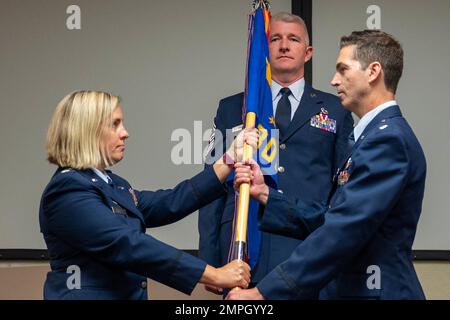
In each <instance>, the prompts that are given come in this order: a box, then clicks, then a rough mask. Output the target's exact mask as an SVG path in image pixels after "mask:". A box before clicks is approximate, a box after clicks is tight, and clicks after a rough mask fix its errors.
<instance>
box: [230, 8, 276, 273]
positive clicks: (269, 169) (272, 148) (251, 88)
mask: <svg viewBox="0 0 450 320" xmlns="http://www.w3.org/2000/svg"><path fill="white" fill-rule="evenodd" d="M269 22H270V5H269V2H268V1H267V0H255V1H253V11H252V13H251V14H250V15H249V23H248V45H247V70H246V81H245V100H244V107H243V114H245V115H246V114H247V113H250V112H254V113H255V114H256V123H255V126H256V127H257V128H258V129H259V130H260V138H259V142H258V150H257V153H256V154H255V157H256V161H257V162H258V164H259V165H260V167H261V170H262V171H263V173H264V175H265V177H266V179H265V180H266V183H267V184H269V185H271V186H272V187H276V184H277V175H276V173H277V171H276V168H277V163H278V131H277V130H274V129H275V119H274V115H273V107H272V91H271V82H272V78H271V72H270V63H269V61H270V60H269V46H268V41H269ZM237 198H238V196H237V195H236V206H235V207H236V208H237ZM258 207H259V206H258V202H256V201H255V200H252V199H250V203H249V209H248V220H247V241H246V243H247V258H248V261H249V264H250V267H252V268H253V267H254V266H255V265H256V264H257V262H258V258H259V251H260V246H261V233H260V231H259V230H258ZM236 212H237V209H236V210H235V219H234V223H233V235H232V242H231V248H230V254H229V260H232V259H235V258H236V252H235V251H236V248H235V246H236V243H235V241H234V240H235V232H236Z"/></svg>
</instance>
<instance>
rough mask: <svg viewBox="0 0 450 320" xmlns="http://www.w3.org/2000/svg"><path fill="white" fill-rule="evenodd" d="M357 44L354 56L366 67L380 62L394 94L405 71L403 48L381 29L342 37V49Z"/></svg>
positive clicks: (354, 32) (357, 32)
mask: <svg viewBox="0 0 450 320" xmlns="http://www.w3.org/2000/svg"><path fill="white" fill-rule="evenodd" d="M351 45H356V48H355V51H354V58H355V59H356V60H358V61H359V62H360V63H361V67H362V68H363V69H366V68H367V67H368V66H369V64H371V63H372V62H375V61H377V62H379V63H380V64H381V66H382V68H383V71H384V84H385V85H386V88H387V89H388V90H389V91H392V92H393V93H394V94H395V92H396V91H397V85H398V82H399V80H400V77H401V76H402V72H403V49H402V46H401V45H400V43H399V42H398V41H397V40H396V39H395V38H394V37H393V36H391V35H390V34H388V33H386V32H383V31H380V30H364V31H353V32H352V33H351V34H350V35H349V36H343V37H342V38H341V43H340V47H341V49H342V48H344V47H347V46H351Z"/></svg>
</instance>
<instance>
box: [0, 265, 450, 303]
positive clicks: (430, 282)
mask: <svg viewBox="0 0 450 320" xmlns="http://www.w3.org/2000/svg"><path fill="white" fill-rule="evenodd" d="M415 267H416V270H417V273H418V275H419V278H420V281H421V283H422V286H423V289H424V291H425V295H426V297H427V299H433V300H434V299H436V300H450V262H434V261H433V262H416V263H415ZM48 270H49V265H48V263H46V262H37V263H29V262H20V261H18V262H2V263H0V300H11V299H15V300H22V299H42V284H43V283H44V279H45V275H46V273H47V271H48ZM149 289H150V290H149V291H150V292H149V298H150V299H154V300H165V299H172V300H178V299H193V300H212V299H220V296H216V295H214V294H212V293H209V292H207V291H205V290H204V289H203V286H202V285H199V286H197V287H196V288H195V290H194V292H193V293H192V295H191V296H187V295H185V294H183V293H180V292H178V291H176V290H174V289H171V288H169V287H166V286H164V285H162V284H160V283H157V282H154V281H150V282H149Z"/></svg>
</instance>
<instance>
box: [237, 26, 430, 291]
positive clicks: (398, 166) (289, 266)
mask: <svg viewBox="0 0 450 320" xmlns="http://www.w3.org/2000/svg"><path fill="white" fill-rule="evenodd" d="M340 47H341V50H340V54H339V57H338V59H337V64H336V74H335V76H334V78H333V79H332V82H331V83H332V85H333V86H335V87H336V89H337V92H338V95H339V97H340V99H341V101H342V105H343V106H344V107H345V108H346V109H348V110H350V111H352V112H354V113H356V115H358V116H359V117H360V118H361V121H360V122H359V123H358V125H357V126H356V127H355V129H354V131H353V134H352V135H350V137H349V140H350V141H349V145H350V147H349V151H348V154H347V156H346V157H345V159H344V161H343V162H342V164H341V165H340V167H339V170H338V172H337V173H336V176H335V179H334V185H333V190H332V193H331V197H330V201H329V203H328V205H327V206H325V207H321V206H320V204H317V205H316V206H310V205H307V204H305V203H301V202H299V201H297V202H292V201H291V200H290V199H288V198H286V197H284V196H282V195H280V194H279V193H278V192H276V191H275V190H271V189H270V188H268V187H267V186H266V185H265V184H264V181H263V180H262V179H261V177H260V176H259V169H258V167H257V165H252V168H253V172H250V169H249V168H248V167H240V168H238V169H236V177H235V185H236V186H238V185H239V184H240V183H242V182H248V181H250V179H251V178H252V177H253V178H252V183H253V186H252V190H251V191H250V192H251V195H252V196H253V197H255V198H256V199H258V201H259V202H260V203H262V204H263V205H265V209H264V212H263V214H262V217H261V220H260V223H261V228H262V229H264V230H271V231H272V232H279V233H281V234H285V235H291V236H300V237H303V236H305V235H308V234H309V235H308V237H307V238H306V240H305V241H304V242H303V243H302V244H300V245H299V246H298V247H297V248H296V249H295V251H294V252H293V253H292V255H291V256H290V257H289V259H287V260H286V261H284V262H283V263H281V264H279V265H278V266H277V267H276V268H275V269H274V270H273V271H272V272H271V273H269V274H268V275H267V276H266V277H265V278H264V279H262V280H261V281H260V282H259V283H258V285H257V287H256V288H253V289H249V290H243V291H242V292H238V291H233V292H231V293H230V295H229V298H230V299H263V298H265V299H307V298H311V297H315V296H316V295H317V293H319V291H320V298H322V299H345V298H353V299H424V298H425V297H424V293H423V291H422V288H421V285H420V282H419V280H418V278H417V275H416V272H415V270H414V266H413V263H412V244H413V241H414V236H415V233H416V228H417V223H418V221H419V216H420V213H421V210H422V200H423V195H424V186H425V175H426V163H425V156H424V153H423V151H422V148H421V146H420V144H419V141H418V140H417V138H416V136H415V135H414V132H413V131H412V129H411V127H410V126H409V125H408V123H407V122H406V120H405V119H404V118H403V116H402V114H401V112H400V109H399V107H398V105H397V102H396V101H395V93H396V89H397V85H398V82H399V79H400V77H401V75H402V70H403V50H402V48H401V46H400V44H399V43H398V42H397V41H396V40H395V39H394V38H393V37H392V36H390V35H388V34H386V33H384V32H382V31H376V30H366V31H360V32H353V33H352V34H351V35H350V36H348V37H343V38H342V39H341V45H340ZM353 144H354V145H353ZM280 216H281V217H280Z"/></svg>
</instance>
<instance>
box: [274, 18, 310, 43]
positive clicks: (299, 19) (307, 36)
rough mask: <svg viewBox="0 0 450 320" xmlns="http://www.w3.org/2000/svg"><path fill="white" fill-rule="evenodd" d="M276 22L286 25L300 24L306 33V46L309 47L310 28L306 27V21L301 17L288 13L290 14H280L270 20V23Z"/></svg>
mask: <svg viewBox="0 0 450 320" xmlns="http://www.w3.org/2000/svg"><path fill="white" fill-rule="evenodd" d="M275 21H282V22H286V23H298V24H299V25H300V26H301V27H302V28H303V31H304V32H305V44H306V45H307V46H309V34H308V28H307V27H306V23H305V20H303V19H302V18H301V17H299V16H298V15H296V14H292V13H288V12H279V13H276V14H275V15H273V16H272V17H271V18H270V22H275Z"/></svg>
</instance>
